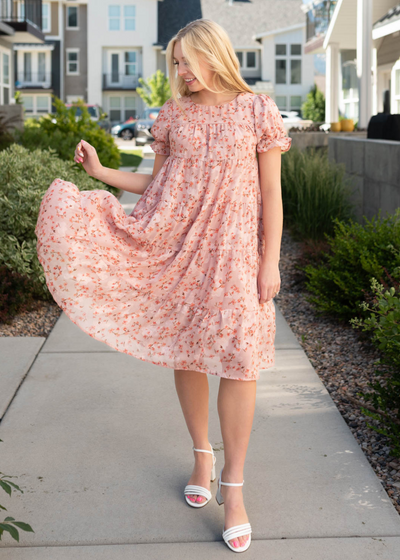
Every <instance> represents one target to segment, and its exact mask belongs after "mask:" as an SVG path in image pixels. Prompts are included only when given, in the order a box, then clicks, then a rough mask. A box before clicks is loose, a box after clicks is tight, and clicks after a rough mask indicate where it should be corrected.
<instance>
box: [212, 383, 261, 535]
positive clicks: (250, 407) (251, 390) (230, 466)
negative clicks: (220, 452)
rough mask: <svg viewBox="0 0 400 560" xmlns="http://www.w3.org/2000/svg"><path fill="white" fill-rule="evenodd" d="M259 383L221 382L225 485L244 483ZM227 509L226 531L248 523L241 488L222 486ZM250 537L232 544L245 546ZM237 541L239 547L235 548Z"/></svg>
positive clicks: (219, 409) (219, 400) (220, 411)
mask: <svg viewBox="0 0 400 560" xmlns="http://www.w3.org/2000/svg"><path fill="white" fill-rule="evenodd" d="M256 387H257V382H256V381H239V380H235V379H226V378H221V381H220V385H219V393H218V414H219V418H220V422H221V433H222V439H223V442H224V454H225V465H224V470H223V472H222V476H221V479H222V482H242V480H243V478H244V477H243V469H244V461H245V458H246V452H247V447H248V444H249V439H250V433H251V427H252V424H253V418H254V408H255V402H256ZM221 494H222V496H223V498H224V506H225V530H226V529H229V528H230V527H234V526H235V525H241V524H242V523H248V518H247V515H246V510H245V507H244V503H243V494H242V487H241V486H221ZM247 540H248V536H247V535H245V536H244V537H238V538H236V539H233V540H231V541H229V542H230V544H231V545H232V546H243V545H244V544H245V543H246V541H247ZM235 541H236V545H235Z"/></svg>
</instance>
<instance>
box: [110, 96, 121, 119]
mask: <svg viewBox="0 0 400 560" xmlns="http://www.w3.org/2000/svg"><path fill="white" fill-rule="evenodd" d="M109 112H110V121H113V122H121V98H120V97H110V111H109Z"/></svg>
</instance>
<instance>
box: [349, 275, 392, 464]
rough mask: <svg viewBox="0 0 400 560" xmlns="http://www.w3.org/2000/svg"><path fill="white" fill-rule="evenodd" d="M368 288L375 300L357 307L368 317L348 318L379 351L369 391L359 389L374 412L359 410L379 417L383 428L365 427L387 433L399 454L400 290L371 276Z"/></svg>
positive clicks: (377, 418)
mask: <svg viewBox="0 0 400 560" xmlns="http://www.w3.org/2000/svg"><path fill="white" fill-rule="evenodd" d="M371 289H372V292H373V293H374V295H375V300H374V302H373V303H372V305H370V304H369V303H366V302H362V303H361V307H362V309H363V311H364V312H365V313H367V314H368V316H367V317H366V318H365V319H361V318H357V317H356V318H354V319H352V320H351V321H350V323H351V324H352V326H353V327H354V328H361V329H362V330H363V331H368V332H371V333H372V342H373V343H374V344H375V345H376V346H377V347H378V348H379V350H380V351H381V352H382V358H381V359H380V360H378V362H377V365H378V370H377V371H376V374H377V376H378V377H377V380H376V381H375V382H374V383H368V386H369V387H371V388H372V389H373V392H371V393H365V392H359V395H361V396H362V397H364V399H365V401H366V402H368V401H371V402H372V404H373V406H374V407H375V411H376V412H374V411H371V410H367V409H363V413H365V414H366V415H367V416H370V417H371V418H374V419H376V420H379V422H380V424H381V425H382V426H383V428H380V427H375V426H369V427H370V428H372V429H373V430H375V431H376V432H378V433H380V434H383V435H385V436H387V437H388V438H389V439H390V440H391V442H392V448H393V454H394V455H395V456H396V457H400V291H399V290H398V289H397V292H396V289H395V288H394V287H391V288H390V289H389V290H385V288H384V286H383V285H382V284H379V283H378V282H377V280H376V279H375V278H373V279H372V282H371Z"/></svg>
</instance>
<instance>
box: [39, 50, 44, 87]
mask: <svg viewBox="0 0 400 560" xmlns="http://www.w3.org/2000/svg"><path fill="white" fill-rule="evenodd" d="M45 81H46V53H44V52H40V53H38V82H45Z"/></svg>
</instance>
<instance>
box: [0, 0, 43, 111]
mask: <svg viewBox="0 0 400 560" xmlns="http://www.w3.org/2000/svg"><path fill="white" fill-rule="evenodd" d="M41 29H42V0H19V1H12V0H0V105H8V104H9V103H10V102H11V101H12V99H13V97H14V81H15V69H14V63H13V45H14V44H18V43H20V42H29V43H32V44H34V45H35V46H37V45H41V44H43V43H44V35H43V33H42V30H41Z"/></svg>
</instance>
